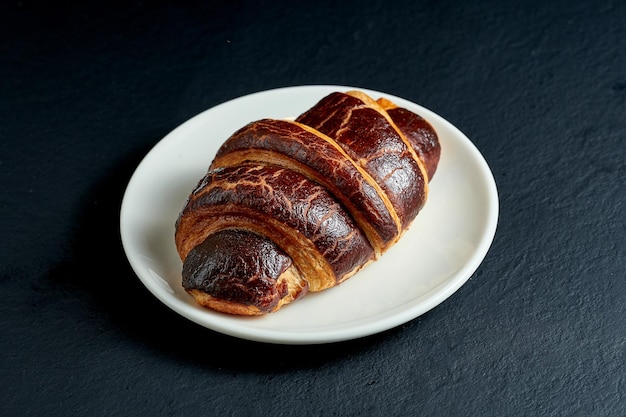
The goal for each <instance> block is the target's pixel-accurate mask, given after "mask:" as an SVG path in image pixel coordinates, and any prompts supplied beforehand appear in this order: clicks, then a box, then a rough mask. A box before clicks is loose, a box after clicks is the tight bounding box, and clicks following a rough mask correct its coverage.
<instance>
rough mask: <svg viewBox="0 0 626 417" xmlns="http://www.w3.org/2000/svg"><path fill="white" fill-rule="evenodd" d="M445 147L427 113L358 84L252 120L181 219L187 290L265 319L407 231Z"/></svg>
mask: <svg viewBox="0 0 626 417" xmlns="http://www.w3.org/2000/svg"><path fill="white" fill-rule="evenodd" d="M439 153H440V147H439V141H438V138H437V135H436V133H435V132H434V130H433V129H432V126H430V125H429V124H428V122H426V121H425V120H424V119H423V118H421V117H420V116H418V115H416V114H414V113H412V112H410V111H408V110H406V109H402V108H399V107H397V106H396V105H395V104H394V103H392V102H390V101H388V100H386V99H380V100H378V101H376V100H374V99H372V98H371V97H369V96H367V95H366V94H364V93H362V92H360V91H350V92H347V93H340V92H336V93H332V94H330V95H328V96H326V97H324V98H322V99H321V100H320V101H319V102H318V103H317V104H315V105H314V106H313V107H311V108H310V109H309V110H307V111H306V112H304V113H303V114H302V115H300V116H299V117H297V118H296V120H295V121H287V120H276V119H263V120H258V121H254V122H251V123H249V124H248V125H246V126H244V127H242V128H241V129H239V130H238V131H237V132H235V133H233V135H231V137H230V138H228V140H226V141H225V143H224V144H223V145H222V146H221V147H220V149H219V150H218V152H217V155H216V157H215V159H214V160H213V161H212V163H211V165H210V167H209V171H208V172H207V174H206V175H205V176H204V177H203V178H202V179H200V181H199V182H198V184H197V186H196V187H195V189H194V190H193V191H192V193H191V194H190V196H189V198H188V200H187V202H186V204H185V206H184V208H183V209H182V211H181V213H180V215H179V217H178V219H177V221H176V232H175V242H176V247H177V250H178V253H179V255H180V258H181V260H182V261H183V274H182V275H183V287H184V288H185V290H186V291H187V292H188V293H189V294H191V295H192V296H193V297H194V299H195V300H196V301H197V302H198V303H199V304H200V305H203V306H205V307H208V308H211V309H213V310H217V311H220V312H224V313H228V314H237V315H261V314H267V313H271V312H274V311H277V310H279V309H280V308H281V307H283V306H285V305H287V304H289V303H291V302H293V301H294V300H297V299H298V298H300V297H302V296H304V295H305V294H306V293H307V292H308V291H321V290H324V289H327V288H331V287H333V286H336V285H337V284H339V283H341V282H343V281H344V280H346V279H347V278H349V277H351V276H353V275H354V274H355V273H357V272H358V271H360V270H361V269H362V268H363V267H365V266H366V265H368V264H369V263H370V262H373V261H374V260H376V259H377V258H378V257H379V256H381V255H382V254H383V253H384V252H385V251H386V250H387V249H389V247H391V246H392V245H393V244H395V243H396V242H397V240H398V239H399V238H400V236H401V235H402V234H403V232H404V231H405V230H406V229H407V228H408V227H409V225H410V224H411V222H412V221H413V219H414V218H415V216H416V215H417V214H418V212H419V211H420V210H421V208H422V207H423V205H424V203H425V201H426V198H427V195H428V181H429V178H431V177H432V175H433V174H434V172H435V169H436V166H437V163H438V161H439Z"/></svg>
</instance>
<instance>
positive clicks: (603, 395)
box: [0, 0, 626, 417]
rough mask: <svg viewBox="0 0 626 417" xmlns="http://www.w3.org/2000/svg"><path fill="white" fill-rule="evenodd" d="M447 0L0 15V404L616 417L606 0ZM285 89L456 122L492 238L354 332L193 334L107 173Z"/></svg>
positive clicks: (620, 225)
mask: <svg viewBox="0 0 626 417" xmlns="http://www.w3.org/2000/svg"><path fill="white" fill-rule="evenodd" d="M466 3H467V4H465V3H462V2H455V1H440V2H431V1H396V2H356V1H347V2H329V1H317V2H290V3H287V2H284V3H283V2H242V1H235V2H227V1H221V2H206V3H204V2H197V1H188V2H179V3H174V2H157V3H150V4H148V2H146V3H144V2H136V1H133V2H126V3H124V5H118V6H116V7H113V6H110V5H105V4H104V2H85V4H83V2H62V3H58V2H53V3H51V4H47V3H45V2H38V1H26V0H24V1H19V2H16V1H13V2H4V3H3V4H2V5H0V142H1V143H2V145H3V146H2V151H0V155H1V156H0V186H1V190H2V192H1V193H0V210H1V215H0V235H1V236H2V239H0V415H3V416H18V415H19V416H44V415H45V416H52V415H59V416H61V415H62V416H87V415H88V416H131V415H132V416H134V415H137V416H146V415H150V416H196V415H198V416H199V415H225V416H259V415H276V416H305V415H306V416H309V415H311V416H313V415H315V416H372V415H385V416H415V415H430V416H461V415H462V416H467V415H471V416H478V415H480V416H531V415H532V416H586V417H587V416H624V415H626V379H625V375H626V369H625V366H624V361H625V359H626V358H625V351H626V325H625V324H624V323H625V320H624V317H625V316H626V285H625V281H624V278H625V275H626V274H625V272H626V271H625V259H626V253H625V252H626V251H625V248H626V228H625V215H624V211H625V209H626V207H625V201H626V197H625V195H626V137H625V136H626V134H625V132H626V24H625V22H626V3H623V2H615V1H604V0H603V1H599V2H598V1H594V2H591V1H588V2H579V1H574V2H565V1H559V2H545V1H530V2H498V1H473V2H466ZM302 84H343V85H352V86H360V87H364V88H371V89H375V90H380V91H387V92H389V93H391V94H394V95H398V96H401V97H404V98H407V99H409V100H412V101H414V102H417V103H419V104H421V105H423V106H425V107H427V108H429V109H431V110H433V111H435V112H437V113H439V114H440V115H442V116H443V117H445V118H446V119H448V120H449V121H451V122H452V123H453V124H455V125H456V126H457V127H458V128H459V129H461V130H462V131H463V132H464V133H465V134H466V135H467V136H468V137H469V138H471V140H472V141H473V142H474V143H475V144H476V146H477V147H478V149H479V150H480V151H481V152H482V153H483V155H484V157H485V159H486V160H487V161H488V163H489V164H490V166H491V168H492V170H493V173H494V176H495V178H496V181H497V184H498V189H499V192H500V204H501V213H500V219H499V226H498V231H497V234H496V238H495V240H494V242H493V245H492V247H491V250H490V252H489V253H488V255H487V257H486V258H485V260H484V262H483V263H482V265H481V266H480V268H479V269H478V271H477V272H476V273H475V274H474V276H473V277H472V278H471V279H470V280H469V281H468V283H467V284H466V285H465V286H463V287H462V288H461V289H460V290H459V291H458V292H457V293H455V294H454V295H453V296H452V297H451V298H450V299H448V300H447V301H446V302H444V303H443V304H441V305H440V306H438V307H436V308H435V309H433V310H432V311H430V312H428V313H427V314H424V315H423V316H421V317H419V318H417V319H415V320H413V321H411V322H409V323H407V324H405V325H403V326H400V327H398V328H395V329H392V330H390V331H387V332H384V333H382V334H378V335H375V336H371V337H367V338H363V339H360V340H355V341H350V342H343V343H336V344H330V345H322V346H273V345H264V344H259V343H252V342H247V341H242V340H238V339H234V338H231V337H227V336H224V335H220V334H217V333H214V332H212V331H209V330H206V329H204V328H201V327H199V326H196V325H195V324H192V323H191V322H189V321H187V320H185V319H184V318H182V317H180V316H178V315H176V314H175V313H173V312H172V311H170V310H169V309H168V308H166V307H165V306H163V305H162V304H160V303H159V302H158V301H157V300H156V299H155V298H154V297H153V296H152V295H151V294H150V293H149V292H148V291H147V290H146V289H145V288H144V287H143V286H142V285H141V284H140V282H139V280H138V279H137V278H136V277H135V275H134V274H133V272H132V270H131V269H130V267H129V266H128V263H127V261H126V258H125V256H124V253H123V251H122V248H121V244H120V238H119V233H118V225H119V209H120V203H121V198H122V195H123V192H124V188H125V186H126V183H127V181H128V179H129V178H130V176H131V174H132V172H133V170H134V168H135V167H136V165H137V164H138V163H139V161H140V160H141V158H142V157H143V156H144V155H145V154H146V153H147V152H148V151H149V150H150V148H151V147H152V146H153V145H154V144H155V143H156V142H158V141H159V140H160V139H161V138H162V137H163V136H164V135H166V134H167V133H168V132H169V131H171V130H172V129H174V128H175V127H176V126H178V125H179V124H180V123H182V122H184V121H185V120H187V119H188V118H190V117H192V116H194V115H196V114H198V113H199V112H201V111H203V110H205V109H207V108H210V107H212V106H214V105H216V104H219V103H221V102H224V101H226V100H229V99H231V98H234V97H237V96H240V95H243V94H247V93H252V92H256V91H261V90H266V89H270V88H275V87H283V86H292V85H302ZM418 267H419V266H417V265H416V268H418Z"/></svg>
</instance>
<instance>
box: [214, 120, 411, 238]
mask: <svg viewBox="0 0 626 417" xmlns="http://www.w3.org/2000/svg"><path fill="white" fill-rule="evenodd" d="M260 150H263V151H266V152H275V153H278V154H280V156H278V157H277V156H269V155H266V153H263V152H259V151H260ZM236 152H239V153H245V155H246V156H245V158H248V159H249V160H253V161H263V160H268V159H270V157H271V158H272V162H271V163H281V164H282V165H283V166H291V168H293V169H297V170H300V171H310V173H309V174H308V175H307V176H309V177H314V180H315V181H318V182H320V183H322V184H323V185H324V186H325V187H326V188H327V189H328V190H330V191H331V192H332V193H333V194H334V195H335V196H336V197H337V198H338V199H339V200H340V201H341V202H342V203H343V204H344V205H345V206H346V207H347V208H348V209H349V211H350V212H351V213H353V214H354V213H357V214H358V216H357V215H355V218H357V219H359V218H361V219H363V220H362V221H363V222H365V223H366V224H367V226H368V227H371V228H372V229H373V230H374V231H375V232H376V234H377V235H378V238H379V239H380V240H381V241H382V242H383V243H382V246H387V245H389V244H390V243H391V242H393V241H394V239H395V238H396V237H397V236H398V234H399V225H398V224H397V223H396V221H395V220H394V219H393V217H392V216H391V213H390V212H389V208H388V207H387V206H386V205H385V202H384V201H383V199H382V198H381V195H380V194H379V191H378V190H377V187H375V186H373V185H372V184H371V183H370V182H372V181H373V180H372V179H370V180H369V181H367V180H366V179H365V178H364V176H363V173H362V171H360V170H359V169H358V167H356V166H355V164H354V162H353V161H352V160H351V159H350V158H346V155H345V154H344V153H343V152H341V150H340V149H337V147H336V145H335V146H333V145H331V144H330V143H329V142H328V141H327V140H325V139H323V138H320V137H319V136H318V135H316V134H314V133H311V132H309V131H307V130H305V129H304V128H303V127H301V126H299V125H298V124H296V123H292V122H289V121H284V120H271V119H265V120H259V121H256V122H252V123H250V124H248V125H247V126H245V127H243V128H242V129H240V130H239V131H237V132H235V133H234V134H233V135H232V136H231V137H230V138H229V139H228V140H227V141H226V142H225V143H224V144H223V145H222V147H221V148H220V149H219V151H218V153H217V155H216V159H215V161H214V165H213V166H214V167H215V166H216V161H217V164H218V165H217V166H219V161H223V160H225V159H226V158H224V157H225V156H227V155H229V154H233V153H236ZM365 175H367V174H365Z"/></svg>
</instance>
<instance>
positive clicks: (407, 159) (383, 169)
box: [296, 93, 426, 228]
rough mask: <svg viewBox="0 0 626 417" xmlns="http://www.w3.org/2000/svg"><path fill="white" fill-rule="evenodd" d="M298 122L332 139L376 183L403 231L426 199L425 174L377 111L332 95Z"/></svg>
mask: <svg viewBox="0 0 626 417" xmlns="http://www.w3.org/2000/svg"><path fill="white" fill-rule="evenodd" d="M296 121H297V122H300V123H303V124H305V125H308V126H311V127H313V128H314V129H317V130H319V131H320V132H322V133H324V134H326V135H328V136H330V137H331V138H333V139H335V140H336V141H337V143H339V144H340V145H341V147H342V148H343V149H344V150H345V151H346V153H348V154H349V155H350V156H351V157H352V158H353V159H354V160H355V161H358V162H359V163H360V164H361V165H362V166H363V168H365V170H366V171H367V172H368V173H369V174H370V175H371V176H372V177H373V178H374V179H375V180H376V181H377V182H378V184H379V185H380V186H381V188H382V189H383V190H384V191H385V192H386V194H387V196H388V197H389V200H390V201H391V202H392V204H393V206H394V208H395V210H396V212H397V214H398V216H399V217H400V219H401V221H402V226H403V228H406V227H408V226H409V224H410V223H411V222H412V221H413V219H414V218H415V216H416V215H417V213H418V212H419V210H420V209H421V208H422V206H423V205H424V202H425V200H426V185H425V179H424V175H423V174H422V171H421V169H420V166H419V164H418V162H417V161H416V160H415V159H414V158H413V155H412V154H411V151H410V150H409V148H408V146H407V145H406V143H405V142H404V141H403V140H402V137H401V136H400V134H399V133H398V132H397V131H396V130H395V128H394V127H393V126H392V125H391V124H390V123H389V121H388V120H387V119H386V118H385V117H384V116H383V115H382V114H381V113H380V112H378V111H377V110H376V109H374V108H372V107H370V106H367V105H366V104H365V103H363V102H362V101H361V100H360V99H358V98H356V97H352V96H350V95H347V94H344V93H332V94H330V95H328V96H326V97H325V98H323V99H322V100H320V102H318V103H317V104H316V105H315V106H314V107H312V108H311V109H310V110H308V111H307V112H305V113H304V114H302V115H300V116H299V117H298V118H297V119H296Z"/></svg>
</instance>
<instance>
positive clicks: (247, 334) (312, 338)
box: [120, 84, 499, 344]
mask: <svg viewBox="0 0 626 417" xmlns="http://www.w3.org/2000/svg"><path fill="white" fill-rule="evenodd" d="M307 89H313V90H320V91H321V90H329V91H330V90H336V91H350V90H360V91H363V92H365V93H366V94H371V95H381V96H385V97H387V98H389V99H391V100H392V101H394V102H395V103H396V104H398V105H405V106H406V105H408V106H412V107H415V108H419V109H420V110H423V111H424V114H427V116H426V115H424V114H422V116H423V117H424V118H425V119H426V120H428V121H431V118H436V119H438V123H443V124H445V125H446V126H447V128H449V129H451V130H452V131H454V133H455V136H456V137H457V139H461V140H462V141H463V145H464V147H465V148H466V149H468V150H469V151H470V152H472V154H473V161H474V163H476V164H477V166H478V167H479V168H480V172H481V174H482V175H483V177H484V180H485V185H487V188H488V189H487V191H486V194H485V195H486V196H487V199H488V202H487V203H488V204H486V206H487V207H488V210H489V211H490V214H489V215H488V216H487V220H488V221H487V224H486V225H485V228H484V229H483V232H482V233H481V235H480V241H479V242H478V244H477V246H476V248H475V249H474V250H473V251H472V253H471V255H470V256H469V259H468V262H466V263H464V264H463V265H462V268H461V269H460V270H459V271H458V272H457V273H455V274H454V275H453V277H454V279H450V278H452V277H448V278H447V279H446V280H445V281H444V282H442V283H439V284H438V285H436V286H434V287H433V288H431V289H429V290H428V291H426V292H425V293H424V295H427V294H429V293H433V295H432V296H431V297H428V298H427V300H426V301H425V302H421V303H418V304H417V305H414V306H412V307H410V308H404V309H402V308H401V309H400V311H399V313H396V314H392V315H391V316H388V317H385V318H382V319H379V320H377V321H376V322H375V323H373V324H372V323H370V324H367V325H364V324H360V325H356V326H354V327H349V328H347V329H346V328H339V329H330V330H325V331H324V332H323V334H320V333H306V332H298V333H294V332H289V331H284V330H282V331H281V330H279V329H271V330H268V329H267V328H254V327H246V326H238V325H225V324H223V323H222V322H221V321H219V320H218V321H215V320H214V321H212V322H210V323H207V321H206V320H203V319H201V317H200V316H199V315H198V314H195V313H196V312H197V311H196V310H191V309H190V308H189V306H186V304H183V303H178V302H176V301H172V299H171V298H172V297H171V294H169V293H168V291H166V290H165V289H164V288H162V287H161V286H158V285H154V283H153V282H151V281H149V280H148V279H146V277H145V276H144V274H143V273H141V268H140V267H139V265H138V261H137V260H136V259H134V258H133V257H132V256H130V253H129V247H130V237H129V236H128V234H127V233H128V229H125V227H124V224H125V213H127V206H128V204H129V203H128V201H129V199H130V192H132V190H133V187H134V183H135V182H136V181H138V176H139V173H140V172H141V170H142V169H144V168H145V166H146V164H147V163H148V161H149V160H150V158H152V157H153V156H154V155H155V154H157V153H158V152H159V151H160V148H161V147H163V146H166V144H167V143H169V142H170V141H171V140H175V139H176V137H177V135H179V134H180V132H181V131H182V130H183V129H185V128H186V127H188V126H190V125H192V124H193V123H195V122H197V120H198V119H200V118H202V117H207V114H208V113H209V112H218V111H219V109H220V108H221V107H225V106H227V105H235V104H237V102H238V101H239V102H244V101H245V100H251V99H254V98H256V96H260V95H273V94H282V93H289V92H294V93H297V92H299V91H304V90H307ZM319 98H320V99H321V98H322V93H321V92H320V97H319ZM218 146H219V145H218ZM498 221H499V197H498V190H497V185H496V182H495V178H494V176H493V173H492V171H491V168H490V167H489V165H488V164H487V161H486V160H485V158H484V156H483V155H482V153H481V152H480V151H479V150H478V148H477V147H476V145H475V144H474V143H473V142H472V141H471V140H470V139H469V138H468V137H467V136H466V135H465V134H464V133H463V132H461V131H460V130H459V129H458V128H457V127H456V126H455V125H453V124H452V123H451V122H449V121H448V120H447V119H445V118H443V117H442V116H440V115H439V114H437V113H435V112H433V111H432V110H430V109H428V108H425V107H423V106H422V105H420V104H418V103H415V102H412V101H410V100H407V99H404V98H402V97H399V96H396V95H394V94H390V93H386V92H383V91H377V90H371V89H368V88H363V87H355V86H345V85H333V84H311V85H298V86H288V87H279V88H272V89H267V90H261V91H256V92H253V93H249V94H245V95H242V96H239V97H235V98H232V99H229V100H227V101H224V102H222V103H218V104H216V105H214V106H212V107H210V108H207V109H205V110H203V111H201V112H199V113H198V114H196V115H194V116H192V117H190V118H188V119H187V120H185V121H183V122H182V123H180V124H179V125H178V126H176V127H175V128H174V129H172V130H171V131H170V132H169V133H167V134H166V135H165V136H163V137H162V138H161V139H160V140H158V141H157V142H156V143H155V144H154V146H153V147H152V148H151V149H150V150H149V151H148V152H147V153H146V154H145V155H144V157H143V158H142V159H141V161H140V162H139V164H138V165H137V167H136V168H135V170H134V171H133V173H132V175H131V177H130V179H129V181H128V184H127V186H126V189H125V190H124V194H123V198H122V201H121V206H120V235H121V240H122V246H123V249H124V253H125V255H126V258H127V260H128V261H129V263H130V265H131V268H132V269H133V272H134V273H135V275H136V276H137V277H138V278H139V280H140V281H141V282H142V284H143V285H144V286H145V287H146V288H147V289H148V290H149V292H151V293H152V294H153V296H155V297H156V298H157V299H158V300H159V301H160V302H162V303H163V304H165V305H166V306H167V307H169V308H170V309H172V310H173V311H175V312H176V313H178V314H180V315H182V316H183V317H185V318H186V319H188V320H191V321H192V322H195V323H196V324H198V325H200V326H202V327H205V328H207V329H210V330H213V331H216V332H219V333H222V334H225V335H229V336H233V337H236V338H240V339H247V340H251V341H257V342H263V343H272V344H325V343H334V342H340V341H346V340H351V339H357V338H361V337H365V336H370V335H373V334H377V333H380V332H383V331H386V330H389V329H392V328H394V327H397V326H399V325H402V324H404V323H407V322H408V321H411V320H413V319H415V318H417V317H419V316H421V315H423V314H424V313H426V312H428V311H430V310H432V309H433V308H435V307H436V306H438V305H439V304H441V303H442V302H443V301H445V300H446V299H448V298H450V297H451V296H452V295H453V294H454V293H455V292H456V291H457V290H458V289H459V288H461V287H462V286H463V285H464V284H465V283H466V282H467V281H468V280H469V279H470V278H471V277H472V275H473V274H474V273H475V272H476V270H477V269H478V268H479V267H480V265H481V263H482V262H483V260H484V258H485V257H486V255H487V253H488V251H489V249H490V247H491V244H492V243H493V240H494V238H495V234H496V230H497V226H498ZM173 298H174V299H176V297H173ZM395 309H397V307H396V308H393V309H390V310H389V311H393V310H395ZM202 313H203V314H202V315H203V316H205V314H204V313H205V312H204V311H203V312H202ZM206 313H209V317H210V315H211V314H218V315H219V313H216V312H211V311H207V312H206ZM236 319H239V318H236ZM241 320H242V322H245V320H247V318H241ZM232 321H234V322H237V321H236V320H232ZM228 323H230V321H228Z"/></svg>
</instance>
